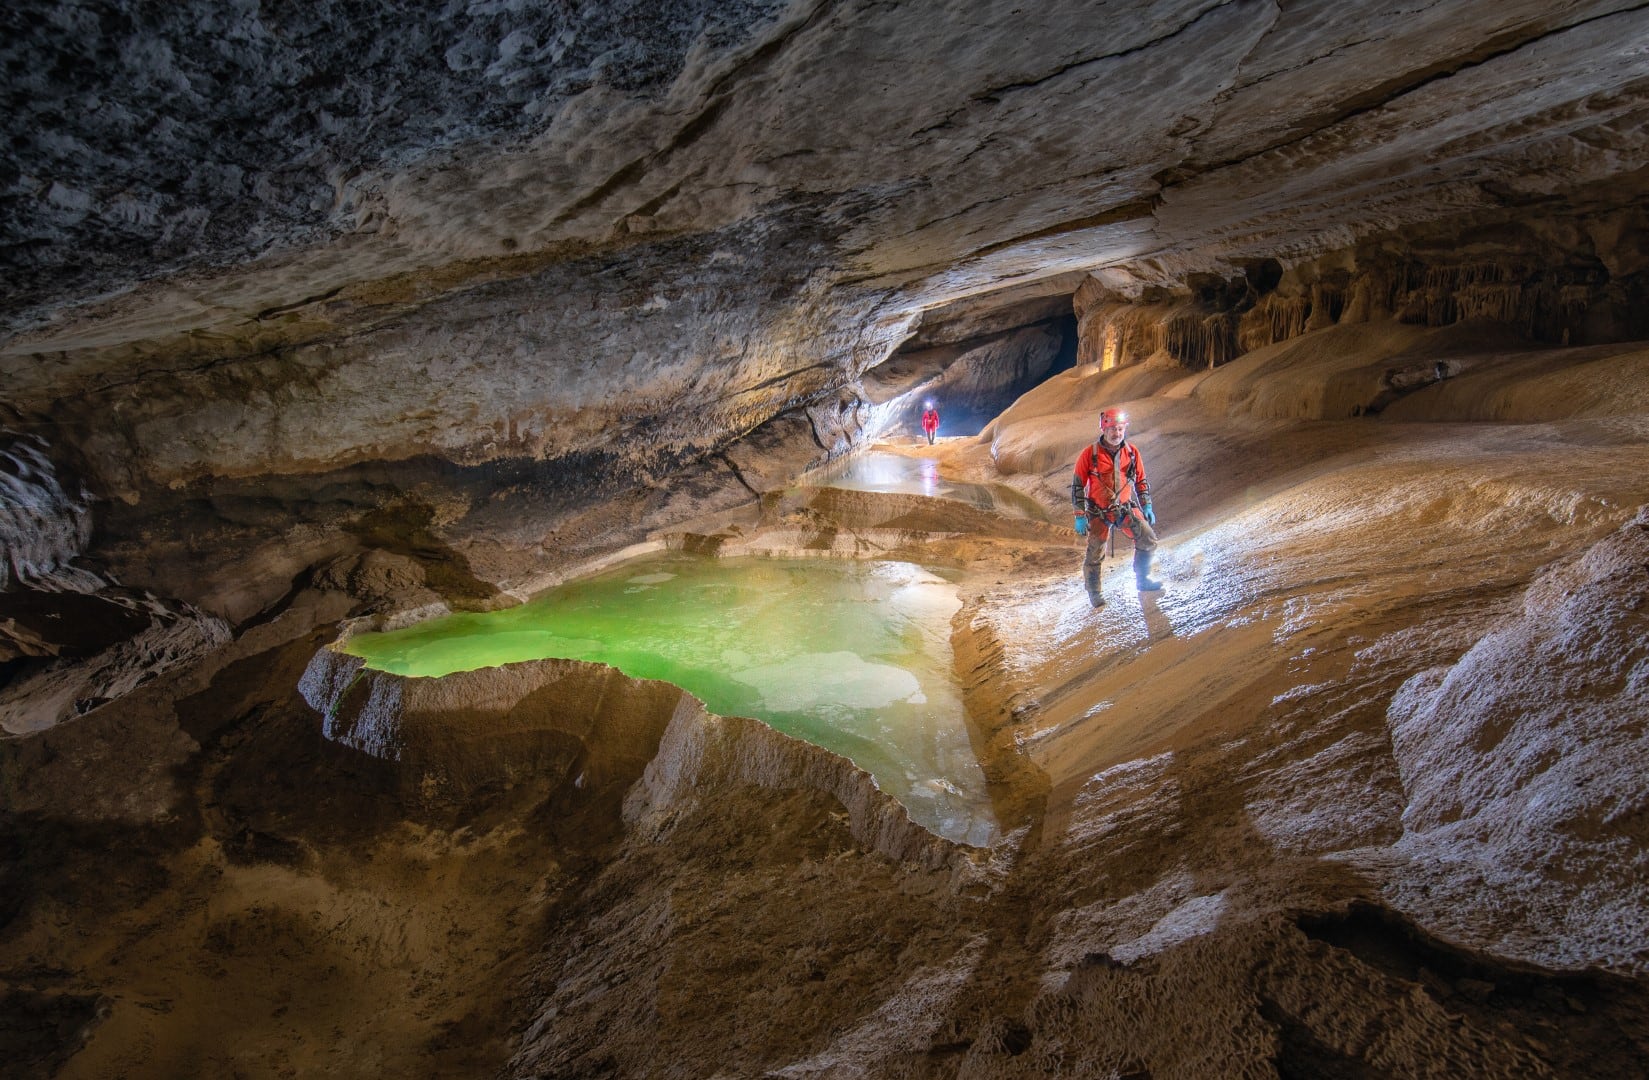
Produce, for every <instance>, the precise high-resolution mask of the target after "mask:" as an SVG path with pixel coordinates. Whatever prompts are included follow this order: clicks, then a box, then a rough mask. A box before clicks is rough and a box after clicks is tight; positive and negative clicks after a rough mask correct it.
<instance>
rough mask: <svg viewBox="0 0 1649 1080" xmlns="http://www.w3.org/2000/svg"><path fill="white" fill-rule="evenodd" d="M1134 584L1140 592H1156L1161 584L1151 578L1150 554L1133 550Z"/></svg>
mask: <svg viewBox="0 0 1649 1080" xmlns="http://www.w3.org/2000/svg"><path fill="white" fill-rule="evenodd" d="M1134 582H1135V583H1136V584H1137V585H1138V586H1139V591H1140V592H1156V591H1157V590H1158V589H1160V588H1162V582H1160V581H1155V580H1153V579H1152V577H1151V553H1150V552H1149V551H1140V550H1139V549H1138V548H1135V549H1134Z"/></svg>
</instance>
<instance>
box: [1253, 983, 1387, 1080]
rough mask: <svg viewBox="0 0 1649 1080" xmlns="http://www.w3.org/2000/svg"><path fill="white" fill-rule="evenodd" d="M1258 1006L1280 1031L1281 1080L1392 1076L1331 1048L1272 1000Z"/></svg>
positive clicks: (1263, 999)
mask: <svg viewBox="0 0 1649 1080" xmlns="http://www.w3.org/2000/svg"><path fill="white" fill-rule="evenodd" d="M1259 1004H1260V1016H1261V1017H1263V1018H1264V1019H1265V1020H1266V1021H1267V1022H1268V1023H1270V1024H1271V1025H1272V1026H1273V1027H1274V1028H1275V1029H1276V1032H1277V1057H1276V1061H1275V1064H1276V1066H1277V1075H1278V1077H1280V1078H1281V1080H1384V1078H1385V1077H1387V1076H1388V1075H1390V1074H1389V1073H1387V1072H1386V1071H1385V1070H1383V1069H1377V1068H1375V1067H1374V1066H1372V1065H1370V1064H1369V1063H1368V1062H1366V1061H1364V1060H1362V1059H1361V1058H1358V1057H1353V1056H1352V1055H1350V1054H1347V1053H1344V1052H1342V1051H1340V1050H1337V1049H1335V1048H1334V1047H1332V1046H1330V1045H1329V1044H1328V1043H1326V1042H1324V1041H1323V1040H1322V1039H1320V1038H1318V1037H1317V1034H1316V1033H1315V1032H1314V1031H1312V1029H1311V1027H1310V1026H1309V1025H1308V1024H1305V1023H1303V1022H1302V1021H1301V1020H1300V1018H1299V1017H1297V1016H1295V1015H1293V1014H1292V1013H1290V1012H1289V1011H1288V1010H1287V1009H1285V1008H1283V1006H1281V1005H1279V1004H1278V1003H1277V1002H1275V1001H1273V1000H1272V999H1270V998H1268V997H1261V998H1260V1003H1259Z"/></svg>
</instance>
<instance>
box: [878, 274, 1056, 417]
mask: <svg viewBox="0 0 1649 1080" xmlns="http://www.w3.org/2000/svg"><path fill="white" fill-rule="evenodd" d="M1076 356H1077V321H1076V316H1075V314H1074V311H1073V307H1072V295H1071V293H1069V292H1065V291H1059V292H1056V293H1049V294H1044V295H1037V296H1032V297H1030V298H1028V299H1027V298H1024V297H1023V296H1019V297H1014V298H1010V299H1006V300H1004V299H999V298H994V297H984V298H979V299H974V300H970V301H967V302H965V303H959V304H956V305H951V306H949V307H946V308H943V309H935V310H934V311H929V312H927V313H926V314H925V315H924V317H923V321H922V323H921V325H920V326H919V327H918V329H917V331H916V332H915V333H914V334H913V335H912V336H911V337H910V338H909V339H908V340H907V341H905V342H904V343H903V344H902V345H900V346H899V348H897V349H895V350H894V352H893V353H892V355H890V356H889V357H888V358H887V360H885V361H884V362H883V363H881V364H880V365H878V366H877V367H876V368H874V369H872V370H871V371H869V372H867V373H866V374H865V377H864V385H865V389H866V391H867V393H868V395H869V396H870V398H871V400H872V401H874V402H876V403H877V404H878V405H879V406H880V407H882V408H884V409H887V410H888V412H887V414H885V417H884V426H883V428H882V430H883V432H884V433H885V434H887V435H891V436H895V437H905V436H908V437H910V438H918V439H919V438H921V437H922V412H923V408H924V406H925V405H926V404H927V403H928V402H932V404H933V405H934V407H935V408H937V409H938V411H939V418H940V424H939V436H940V437H941V438H948V437H955V436H972V435H977V434H979V432H981V431H982V430H984V428H985V426H986V425H987V424H989V423H990V422H991V421H992V420H994V419H995V418H996V417H997V416H998V415H1000V414H1001V413H1002V411H1003V410H1004V409H1006V408H1007V407H1008V406H1010V405H1012V404H1013V403H1014V402H1015V401H1017V400H1018V399H1019V398H1020V397H1021V396H1022V395H1023V394H1025V392H1026V391H1028V390H1031V389H1032V388H1034V387H1035V386H1037V385H1038V384H1040V383H1042V382H1043V381H1045V380H1046V379H1048V378H1049V377H1050V376H1053V375H1055V374H1058V373H1059V372H1061V371H1067V370H1069V369H1071V368H1072V367H1074V366H1075V365H1076Z"/></svg>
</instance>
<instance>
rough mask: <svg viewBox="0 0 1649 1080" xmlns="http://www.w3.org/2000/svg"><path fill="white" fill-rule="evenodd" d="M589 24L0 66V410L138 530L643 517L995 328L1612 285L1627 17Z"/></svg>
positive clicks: (198, 23) (45, 42)
mask: <svg viewBox="0 0 1649 1080" xmlns="http://www.w3.org/2000/svg"><path fill="white" fill-rule="evenodd" d="M600 7H601V10H599V11H597V10H596V9H595V8H593V7H592V8H588V9H586V8H582V7H581V8H577V9H574V8H572V7H568V6H562V5H550V6H547V7H542V8H538V7H530V8H523V9H510V8H500V9H491V8H489V9H485V10H479V9H477V10H469V9H455V10H452V11H445V10H443V11H441V12H439V13H427V12H423V11H421V10H418V11H412V10H407V11H401V10H396V9H394V8H381V9H374V10H373V11H372V12H360V11H356V10H354V9H353V8H349V7H346V6H329V5H314V6H306V7H305V8H304V9H303V10H302V11H290V12H286V11H274V10H259V9H247V10H240V9H232V10H228V11H225V10H223V9H221V8H220V7H219V6H214V5H204V6H202V7H201V8H200V9H199V10H196V9H193V8H190V7H188V6H187V5H184V6H176V5H174V6H172V7H169V8H167V9H166V10H165V11H163V12H162V11H158V10H151V9H150V8H148V7H145V6H143V5H136V4H134V5H130V6H129V8H127V9H126V10H125V11H124V12H118V11H117V12H115V13H113V14H110V15H108V16H107V17H104V18H102V19H100V20H92V19H91V17H90V16H87V15H82V14H77V13H75V12H72V11H69V10H60V9H58V8H56V7H54V6H44V5H43V6H42V7H41V9H40V10H38V11H36V12H35V13H34V14H35V15H36V16H37V17H36V18H34V19H25V25H26V27H27V30H26V32H20V33H17V34H11V35H8V36H7V43H6V45H5V46H4V48H5V49H6V51H7V55H8V70H10V71H13V72H16V73H17V74H16V75H15V76H14V78H15V80H16V85H17V87H18V89H19V91H20V93H19V107H18V108H15V109H12V110H8V111H7V115H6V117H5V119H4V120H3V121H0V123H4V124H5V125H6V129H7V135H8V143H9V145H10V146H12V147H13V152H12V161H13V166H12V171H11V172H10V174H9V179H8V188H9V192H10V194H9V201H8V204H7V215H6V217H5V219H4V222H3V224H4V227H5V230H6V233H5V239H6V240H7V241H8V242H9V243H10V244H11V246H10V247H9V250H10V252H11V254H10V255H9V256H8V259H9V263H8V265H7V266H6V267H5V269H6V272H7V275H8V279H9V283H10V285H11V287H9V288H8V289H7V290H6V296H5V299H4V304H5V309H4V310H5V315H6V321H7V327H8V329H9V330H10V331H11V334H10V337H9V340H8V341H7V342H6V344H5V346H4V348H3V352H0V356H3V362H4V370H5V373H6V385H7V390H6V399H7V403H9V404H11V405H13V406H15V407H16V408H18V409H20V410H22V411H23V412H24V413H27V414H31V415H41V414H49V415H50V416H51V417H52V418H53V420H54V421H55V423H56V424H57V426H58V432H57V438H56V439H55V440H54V441H62V442H68V443H73V444H74V445H76V446H79V447H83V448H84V450H85V452H86V455H87V457H88V464H89V466H90V468H91V470H92V473H93V475H94V476H95V477H96V479H97V481H98V483H99V485H100V486H101V487H102V488H103V489H104V490H105V491H108V492H119V493H122V494H123V495H125V496H127V497H133V496H136V495H139V494H141V493H143V492H144V491H146V489H147V488H149V487H151V486H154V485H175V484H180V483H186V482H189V481H191V480H196V479H199V478H203V477H208V476H211V477H225V476H231V477H232V476H255V475H263V474H268V473H298V474H313V473H317V472H322V471H326V470H329V469H333V468H336V467H339V466H342V465H347V464H350V463H352V462H359V461H370V460H379V459H382V460H404V459H408V458H411V457H414V456H416V455H422V454H432V455H435V456H437V457H439V458H442V459H445V460H449V461H455V462H462V463H476V462H480V461H486V460H495V459H501V458H524V459H530V460H539V461H545V460H549V461H553V460H557V459H569V460H570V459H572V458H573V457H574V456H575V455H589V454H601V455H610V456H611V457H612V458H614V459H616V462H617V464H616V466H615V469H614V475H615V477H616V478H617V479H616V481H615V482H633V481H634V480H635V479H636V478H637V477H638V475H645V474H647V473H648V472H649V470H656V469H658V468H661V467H665V466H669V467H674V466H675V464H676V463H678V462H679V461H680V460H681V459H682V458H684V457H685V458H697V457H699V456H701V455H702V454H704V453H705V452H706V451H709V450H712V449H715V448H719V447H721V446H723V445H725V444H726V443H727V442H728V441H729V440H732V439H735V438H737V437H739V436H741V435H743V434H745V433H747V432H749V431H750V430H752V429H753V428H755V427H757V426H758V425H760V424H761V423H762V422H764V421H766V420H768V419H770V418H772V417H774V416H775V415H777V414H779V413H781V412H784V411H786V410H788V409H793V408H794V407H795V406H796V405H797V404H798V403H800V402H806V401H812V400H817V399H819V398H821V397H829V396H832V395H835V394H837V393H839V392H842V391H843V390H844V389H846V390H851V387H852V385H853V384H854V382H855V380H856V379H857V378H858V376H859V375H860V374H861V373H862V372H863V371H864V370H865V369H866V368H868V367H870V366H872V365H874V364H876V363H878V362H879V361H881V360H882V359H884V358H885V357H886V356H887V355H888V353H889V352H890V351H891V349H892V348H893V346H894V345H896V344H897V343H898V341H899V340H900V339H901V337H903V336H904V335H905V334H906V333H908V332H910V331H912V330H914V329H916V327H917V325H918V323H919V322H920V321H921V320H922V318H923V313H924V312H925V311H929V310H930V309H936V308H942V307H943V306H944V305H946V304H949V303H952V302H956V301H959V300H962V299H963V298H967V297H971V296H975V295H977V294H979V293H981V292H989V291H991V290H995V289H998V288H1002V287H1004V286H1007V285H1010V284H1011V285H1013V286H1015V287H1018V288H1020V289H1025V288H1027V287H1032V288H1034V284H1035V282H1036V281H1038V280H1042V281H1044V282H1046V283H1047V285H1048V292H1049V293H1050V294H1052V293H1057V292H1058V291H1059V290H1060V289H1063V290H1064V291H1066V292H1069V291H1070V290H1071V289H1072V288H1074V285H1073V284H1071V283H1070V280H1069V277H1070V275H1072V274H1077V275H1080V274H1081V273H1083V272H1089V271H1093V272H1097V273H1098V274H1099V280H1100V281H1101V282H1102V283H1103V284H1104V286H1105V287H1106V288H1108V289H1111V290H1113V291H1115V292H1117V293H1118V294H1119V295H1123V296H1127V297H1129V298H1137V297H1138V296H1139V294H1140V291H1141V290H1143V289H1147V288H1151V289H1184V288H1186V287H1187V282H1188V275H1192V274H1205V275H1214V276H1216V277H1218V278H1219V279H1220V280H1229V279H1232V278H1241V277H1242V275H1243V273H1244V272H1245V270H1249V269H1252V267H1253V266H1254V265H1256V264H1257V263H1259V262H1260V261H1262V260H1266V259H1281V260H1284V261H1289V262H1292V261H1293V260H1296V259H1299V258H1302V257H1309V256H1312V255H1315V254H1320V253H1323V252H1325V251H1331V250H1341V249H1345V248H1346V247H1347V246H1348V245H1350V244H1352V243H1353V242H1357V241H1364V240H1368V241H1369V242H1374V240H1373V239H1371V238H1377V237H1379V236H1382V235H1388V234H1390V235H1397V234H1396V233H1394V230H1399V229H1402V228H1405V227H1410V226H1418V225H1421V224H1424V223H1426V222H1434V221H1438V220H1440V219H1446V220H1448V221H1449V222H1452V223H1453V224H1452V226H1450V229H1449V230H1445V231H1444V232H1442V233H1438V234H1435V235H1436V237H1437V238H1438V240H1439V241H1440V242H1439V243H1438V244H1436V245H1434V246H1433V248H1432V250H1431V251H1430V255H1431V256H1435V257H1434V258H1428V257H1427V253H1426V252H1416V253H1415V255H1416V258H1417V259H1418V267H1419V270H1418V272H1419V273H1421V274H1427V273H1444V274H1448V273H1456V274H1458V273H1459V272H1460V271H1457V270H1455V269H1451V267H1453V266H1454V265H1455V264H1456V263H1458V262H1459V261H1460V259H1459V256H1460V254H1461V250H1462V249H1463V248H1468V247H1470V245H1471V244H1472V243H1473V241H1472V240H1471V239H1470V238H1469V237H1473V236H1477V235H1480V234H1484V233H1487V232H1493V231H1494V230H1495V229H1496V228H1502V229H1503V228H1506V227H1508V223H1515V222H1519V221H1522V220H1525V219H1539V220H1540V221H1542V222H1545V223H1547V224H1546V226H1545V227H1544V235H1541V236H1539V237H1537V238H1536V240H1538V241H1539V242H1537V243H1535V244H1534V251H1533V257H1534V258H1536V259H1537V260H1538V259H1540V258H1542V257H1546V258H1547V259H1548V263H1547V264H1546V265H1547V266H1548V268H1549V269H1550V271H1551V272H1549V273H1548V275H1547V279H1546V281H1545V285H1546V286H1547V287H1548V291H1551V290H1554V289H1555V290H1556V294H1558V295H1560V294H1562V293H1563V291H1564V290H1565V289H1567V288H1568V287H1569V285H1571V284H1575V283H1579V284H1581V285H1585V284H1587V283H1586V282H1585V281H1582V280H1580V278H1576V279H1575V280H1574V281H1570V280H1569V279H1566V278H1562V276H1561V274H1560V273H1559V268H1555V267H1551V266H1550V260H1551V259H1552V258H1553V257H1554V256H1553V255H1552V252H1554V251H1558V250H1569V251H1574V250H1578V249H1579V248H1582V247H1587V246H1589V245H1595V246H1596V247H1597V248H1598V249H1599V252H1600V253H1601V251H1602V249H1604V248H1611V249H1616V250H1621V249H1624V248H1625V247H1634V250H1636V249H1641V247H1642V240H1641V236H1642V229H1641V222H1639V223H1637V224H1634V222H1633V220H1629V219H1628V218H1622V217H1621V216H1620V215H1618V214H1616V215H1615V216H1612V217H1611V216H1610V212H1611V211H1614V210H1616V209H1618V208H1620V207H1623V206H1626V205H1629V204H1635V203H1638V202H1639V201H1640V197H1641V193H1642V182H1641V177H1640V175H1639V174H1640V172H1641V169H1642V168H1643V166H1644V165H1645V163H1646V156H1645V155H1646V151H1645V146H1644V136H1643V134H1642V132H1643V130H1645V128H1646V127H1649V125H1646V124H1644V123H1643V122H1642V121H1643V120H1644V119H1645V118H1646V116H1649V113H1646V108H1649V106H1646V102H1645V91H1644V89H1643V76H1644V74H1645V72H1644V64H1643V61H1642V57H1641V55H1640V54H1639V53H1638V52H1637V51H1636V49H1635V45H1634V44H1633V43H1634V42H1636V41H1639V40H1642V39H1643V37H1644V36H1645V35H1646V34H1649V15H1646V14H1645V13H1644V12H1642V11H1641V10H1633V9H1630V8H1628V9H1627V10H1620V11H1617V10H1616V9H1617V8H1626V7H1627V6H1626V5H1622V4H1618V3H1603V2H1597V3H1586V4H1577V5H1571V6H1568V7H1565V8H1563V9H1561V10H1558V11H1554V10H1551V6H1550V5H1547V4H1540V3H1534V2H1532V0H1524V2H1519V3H1500V4H1488V3H1481V4H1468V5H1458V4H1456V5H1448V6H1447V7H1446V8H1444V7H1441V6H1440V7H1436V8H1430V9H1426V10H1424V11H1420V12H1412V11H1407V10H1403V11H1398V10H1391V11H1386V10H1384V9H1377V8H1370V7H1368V6H1366V5H1364V6H1363V8H1364V10H1357V9H1353V10H1350V11H1336V12H1334V13H1333V15H1332V17H1330V16H1329V15H1328V14H1327V13H1321V12H1316V11H1315V10H1314V9H1306V10H1301V9H1293V8H1290V9H1280V8H1278V7H1276V6H1267V5H1263V4H1249V3H1238V4H1209V3H1204V2H1182V3H1174V4H1166V5H1165V4H1152V5H1143V4H1118V5H1112V6H1108V7H1106V8H1104V9H1102V10H1098V11H1096V10H1095V9H1094V8H1093V6H1092V5H1091V4H1089V3H1086V2H1078V0H1067V2H1064V3H1053V4H1045V5H1040V6H1039V7H1038V8H1037V10H1036V11H1035V12H1034V13H1029V12H1026V11H1024V10H1021V8H1020V7H1019V6H1016V5H1013V4H1009V3H1007V2H1006V0H1003V2H1001V3H994V4H986V5H984V6H980V5H978V4H976V3H972V2H971V0H970V2H966V3H964V2H962V0H955V3H954V7H955V11H954V12H950V13H947V12H945V11H944V10H939V9H934V8H933V7H932V6H931V5H925V6H922V7H921V8H920V9H917V8H915V7H912V6H908V5H900V4H889V5H879V6H876V7H873V8H869V9H865V10H855V11H852V12H849V11H845V10H837V9H835V8H828V9H827V8H823V7H819V6H816V5H801V4H795V5H784V4H779V3H776V2H767V3H763V2H755V0H749V2H744V3H738V4H731V5H726V4H709V3H697V2H696V3H687V4H672V5H669V6H667V7H664V8H660V7H659V6H658V5H654V4H647V3H640V2H632V3H622V4H616V5H602V6H600ZM1577 215H1578V216H1577ZM1628 217H1629V216H1628ZM1404 235H1406V234H1404ZM1462 238H1466V239H1462ZM1456 241H1459V242H1458V243H1457V242H1456ZM1405 243H1407V241H1405ZM1598 259H1601V260H1602V263H1603V264H1605V265H1607V267H1608V271H1609V273H1610V274H1612V275H1615V276H1617V277H1618V276H1619V275H1621V274H1622V273H1625V274H1631V273H1635V272H1637V270H1639V269H1641V262H1642V259H1641V254H1639V255H1637V256H1634V258H1633V259H1631V260H1626V261H1627V262H1632V263H1633V264H1634V265H1626V264H1625V262H1622V261H1619V260H1611V257H1610V256H1608V255H1604V254H1599V255H1598V256H1596V257H1595V258H1593V259H1592V260H1591V262H1590V263H1588V264H1587V265H1596V264H1597V262H1598ZM1485 260H1486V261H1487V262H1489V263H1494V262H1495V257H1494V255H1493V254H1492V253H1490V254H1487V255H1486V256H1485ZM1480 261H1483V260H1480ZM1405 265H1406V264H1405ZM1570 269H1571V270H1574V272H1576V273H1580V271H1581V270H1584V269H1585V267H1580V268H1579V269H1575V268H1570ZM1507 272H1508V273H1509V274H1514V275H1515V270H1508V271H1507ZM1524 276H1527V273H1525V275H1524ZM1593 276H1594V277H1595V275H1593ZM1581 277H1584V274H1581ZM1331 278H1332V276H1331V275H1330V276H1328V277H1324V278H1322V279H1321V281H1322V282H1326V283H1327V285H1328V287H1329V288H1330V289H1331V290H1332V289H1335V288H1338V289H1339V292H1337V293H1335V298H1334V299H1333V300H1332V303H1335V304H1343V305H1355V304H1356V303H1357V302H1358V301H1357V299H1356V296H1355V292H1356V290H1355V287H1354V283H1353V285H1336V284H1335V283H1334V281H1333V280H1331ZM1317 284H1318V283H1317V282H1311V281H1307V282H1304V283H1303V284H1302V285H1301V286H1300V288H1299V289H1296V290H1295V291H1296V293H1300V292H1302V290H1303V294H1304V295H1305V296H1307V297H1309V296H1310V295H1311V293H1312V290H1313V288H1314V287H1316V285H1317ZM1594 284H1595V283H1594ZM128 290H135V291H128ZM1320 291H1321V290H1320V289H1319V292H1320ZM1409 291H1410V292H1411V293H1412V291H1413V290H1412V289H1411V290H1409ZM1342 294H1343V295H1342ZM1636 295H1637V294H1636V293H1627V294H1625V295H1624V296H1623V297H1621V298H1619V299H1621V300H1622V302H1624V301H1625V300H1630V299H1631V298H1632V297H1634V296H1636ZM1378 299H1379V298H1372V299H1371V300H1370V301H1369V302H1370V303H1377V301H1378ZM1478 299H1479V303H1478V305H1477V307H1476V308H1472V307H1471V305H1470V304H1466V305H1465V306H1464V309H1465V310H1484V311H1490V312H1493V311H1495V310H1497V308H1496V305H1495V304H1494V303H1491V302H1490V301H1489V300H1487V299H1485V298H1483V297H1479V298H1478ZM1319 301H1320V303H1319V309H1320V308H1321V307H1322V306H1323V304H1324V303H1328V302H1330V301H1328V300H1326V299H1325V298H1324V297H1322V296H1319ZM1405 302H1406V301H1405ZM1447 302H1449V303H1455V304H1457V305H1458V304H1461V303H1462V298H1461V297H1460V296H1455V297H1453V298H1452V299H1450V300H1449V301H1447ZM1501 306H1504V305H1501ZM1228 307H1229V305H1227V308H1228ZM1511 309H1512V310H1511V311H1510V312H1508V313H1509V314H1512V315H1513V316H1514V317H1516V318H1521V316H1522V315H1523V314H1524V313H1525V309H1524V308H1520V307H1518V305H1517V304H1516V302H1515V301H1514V302H1511ZM1559 314H1561V313H1559ZM1552 317H1555V316H1551V313H1544V314H1542V316H1541V318H1542V319H1543V320H1545V321H1547V322H1549V321H1550V320H1551V318H1552ZM1622 318H1629V317H1628V316H1625V315H1611V316H1604V315H1594V317H1593V319H1592V322H1591V323H1589V324H1587V327H1588V329H1587V332H1588V333H1593V334H1607V333H1610V332H1619V330H1620V329H1621V328H1620V327H1619V326H1618V325H1617V324H1618V323H1619V322H1620V320H1621V319H1622ZM1291 320H1293V313H1292V312H1291V311H1284V310H1281V308H1279V307H1278V306H1277V305H1272V308H1271V310H1269V311H1268V312H1266V313H1264V314H1263V315H1258V316H1254V317H1253V318H1251V319H1249V320H1247V321H1246V322H1243V324H1242V325H1237V323H1238V322H1239V321H1240V320H1239V318H1238V316H1237V315H1232V316H1231V317H1230V319H1229V321H1230V322H1231V323H1232V325H1231V326H1229V327H1226V326H1223V325H1222V326H1216V327H1213V328H1210V329H1208V330H1206V331H1204V330H1200V329H1198V330H1194V331H1193V330H1192V329H1191V328H1188V327H1181V328H1180V329H1179V330H1178V331H1171V332H1170V333H1169V336H1170V337H1171V338H1173V339H1174V340H1175V341H1176V342H1177V346H1178V351H1180V352H1182V353H1184V354H1185V358H1186V359H1188V360H1189V359H1198V360H1201V359H1204V358H1212V359H1223V358H1225V357H1226V354H1227V353H1229V352H1230V351H1231V348H1232V346H1231V344H1230V343H1232V342H1240V343H1247V344H1249V345H1251V344H1252V343H1253V342H1255V341H1257V340H1260V338H1262V337H1266V336H1267V335H1268V334H1270V331H1269V330H1268V329H1267V330H1266V331H1265V333H1262V332H1261V327H1260V326H1259V325H1258V324H1259V323H1262V322H1263V323H1264V326H1265V327H1266V328H1269V327H1270V326H1272V325H1279V326H1284V327H1286V326H1288V325H1291ZM1271 336H1273V337H1274V335H1271ZM564 471H565V470H564Z"/></svg>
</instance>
